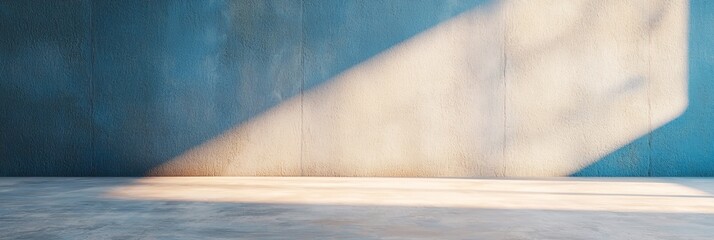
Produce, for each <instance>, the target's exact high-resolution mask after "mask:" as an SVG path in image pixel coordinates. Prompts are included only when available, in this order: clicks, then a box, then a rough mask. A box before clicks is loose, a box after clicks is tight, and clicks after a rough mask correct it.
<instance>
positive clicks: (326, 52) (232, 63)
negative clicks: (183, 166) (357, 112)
mask: <svg viewBox="0 0 714 240" xmlns="http://www.w3.org/2000/svg"><path fill="white" fill-rule="evenodd" d="M489 3H490V1H483V0H473V1H467V0H463V1H458V0H450V1H443V0H424V1H407V0H404V1H334V0H306V1H291V0H272V1H268V0H241V1H228V0H214V1H203V0H195V1H194V0H182V1H171V0H157V1H140V0H125V1H92V0H83V1H50V0H47V1H42V0H32V1H9V0H8V1H6V0H0V113H2V114H0V176H18V175H19V176H30V175H44V176H52V175H56V176H60V175H61V176H78V175H80V176H138V175H144V174H145V173H146V172H147V171H149V170H150V169H152V168H153V167H155V166H157V165H159V164H162V163H164V162H165V161H168V160H170V159H172V158H173V157H175V156H177V155H179V154H181V153H183V152H184V151H186V150H188V149H190V148H191V147H193V146H196V145H198V144H200V143H202V142H204V141H207V140H209V139H212V138H214V137H215V136H217V135H219V134H221V133H222V132H224V131H225V130H227V129H229V128H231V127H233V126H236V125H239V124H241V123H242V122H244V121H246V120H249V119H251V118H252V117H254V116H256V115H258V114H260V113H262V112H264V111H265V110H267V109H269V108H270V107H273V106H275V105H277V104H279V103H281V102H283V101H285V100H287V99H289V98H291V97H294V96H296V95H298V94H299V93H300V92H301V91H306V90H309V89H310V88H313V87H316V86H319V85H321V84H324V83H325V82H326V81H329V79H330V78H332V77H333V76H334V75H336V74H339V73H340V72H342V71H344V70H346V69H349V68H350V67H352V66H354V65H356V64H359V63H360V62H363V61H365V60H367V59H369V58H371V57H373V56H374V55H376V54H379V53H380V52H383V51H384V50H387V49H389V48H390V47H392V46H394V45H396V44H398V43H400V42H402V41H404V40H406V39H408V38H410V37H412V36H414V35H416V34H418V33H420V32H422V31H424V30H426V29H429V28H431V27H433V26H435V25H437V24H439V23H440V22H443V21H445V20H448V19H450V18H453V17H454V16H456V15H458V14H460V13H463V12H464V11H467V10H469V9H473V8H477V7H482V6H484V5H487V4H489ZM713 14H714V4H712V3H711V2H708V1H705V0H692V1H691V3H690V32H689V34H690V36H689V68H690V69H689V108H688V109H687V111H686V112H685V113H684V114H683V115H682V116H681V117H679V118H677V119H676V120H675V121H673V122H671V123H669V124H667V125H665V126H664V127H662V128H660V129H657V130H656V131H654V132H653V133H651V134H650V135H647V136H645V137H643V138H641V139H638V140H636V141H634V142H632V143H631V144H629V145H627V146H625V147H623V148H621V149H620V150H618V151H615V152H614V153H612V154H610V155H608V156H606V157H604V158H603V159H601V160H600V161H598V162H596V163H594V164H592V165H591V166H588V167H586V168H584V169H583V170H582V171H580V172H578V173H576V174H575V175H577V176H648V175H652V176H712V175H714V126H712V124H711V121H710V120H709V119H710V116H714V100H712V97H711V96H712V95H711V94H710V93H712V91H714V81H712V78H713V77H714V67H713V66H714V60H713V58H714V15H713ZM296 121H297V119H296Z"/></svg>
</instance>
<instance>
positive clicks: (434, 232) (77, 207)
mask: <svg viewBox="0 0 714 240" xmlns="http://www.w3.org/2000/svg"><path fill="white" fill-rule="evenodd" d="M713 238H714V178H548V179H460V178H317V177H182V178H181V177H161V178H0V239H713Z"/></svg>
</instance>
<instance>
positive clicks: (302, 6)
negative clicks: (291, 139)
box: [300, 0, 305, 176]
mask: <svg viewBox="0 0 714 240" xmlns="http://www.w3.org/2000/svg"><path fill="white" fill-rule="evenodd" d="M300 23H301V24H300V25H301V26H300V67H301V70H302V71H301V72H302V74H301V76H302V77H301V78H300V176H303V174H304V173H303V172H304V171H303V165H302V163H303V154H304V153H303V148H304V144H305V143H304V142H305V131H304V125H305V114H304V113H305V111H304V98H305V0H302V1H300Z"/></svg>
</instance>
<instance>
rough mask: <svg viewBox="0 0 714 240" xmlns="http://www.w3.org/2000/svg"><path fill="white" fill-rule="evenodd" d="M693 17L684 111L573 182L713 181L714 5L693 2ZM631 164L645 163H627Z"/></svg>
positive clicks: (690, 21) (594, 164)
mask: <svg viewBox="0 0 714 240" xmlns="http://www.w3.org/2000/svg"><path fill="white" fill-rule="evenodd" d="M689 11H690V14H689V16H690V17H689V25H688V26H689V29H688V30H689V31H688V36H689V39H688V45H689V48H688V62H689V64H688V66H689V67H688V85H689V87H688V94H687V95H688V96H689V104H688V107H687V109H686V111H684V113H683V114H682V115H681V116H679V117H677V118H676V119H674V120H673V121H671V122H669V123H667V124H665V125H664V126H662V127H660V128H658V129H656V130H654V131H652V132H650V133H648V134H647V135H645V136H643V137H641V138H638V139H637V140H635V141H633V142H632V143H630V144H628V145H626V146H624V147H622V148H620V149H618V150H617V151H614V152H613V153H610V154H608V155H607V156H605V157H603V158H602V159H600V160H598V161H597V162H594V163H593V164H591V165H589V166H587V167H585V168H583V169H582V170H580V171H578V172H576V173H574V174H573V176H714V127H713V126H712V124H711V117H712V116H714V100H713V99H712V96H714V92H713V91H714V81H713V80H714V79H713V78H714V67H712V66H714V3H712V2H710V1H691V2H690V6H689ZM653 67H655V65H653ZM659 67H662V68H663V69H667V70H669V69H670V66H668V65H663V66H659ZM663 90H665V91H669V90H670V89H663ZM645 148H646V149H645ZM637 149H638V150H637ZM647 149H649V150H650V151H649V152H646V153H647V154H641V153H643V152H644V150H647ZM632 158H640V159H642V161H640V162H637V163H636V164H637V165H635V166H633V165H632V164H628V163H627V162H623V159H632ZM631 169H640V171H631ZM710 192H712V191H711V190H710Z"/></svg>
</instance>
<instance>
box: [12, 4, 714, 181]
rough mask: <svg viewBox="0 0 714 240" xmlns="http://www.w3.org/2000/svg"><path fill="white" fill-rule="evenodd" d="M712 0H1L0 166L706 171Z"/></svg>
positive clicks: (129, 172) (479, 173) (153, 171)
mask: <svg viewBox="0 0 714 240" xmlns="http://www.w3.org/2000/svg"><path fill="white" fill-rule="evenodd" d="M712 94H714V3H712V2H711V1H706V0H690V1H686V0H626V1H621V0H619V1H614V0H613V1H608V0H536V1H533V0H503V1H497V0H416V1H412V0H367V1H357V0H345V1H334V0H236V1H231V0H212V1H203V0H159V1H139V0H126V1H101V0H76V1H50V0H30V1H16V0H0V176H36V175H42V176H142V175H274V176H288V175H289V176H424V177H426V176H452V177H483V176H499V177H500V176H571V175H572V176H714V124H711V121H710V119H711V117H712V116H714V97H712V96H714V95H712Z"/></svg>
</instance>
